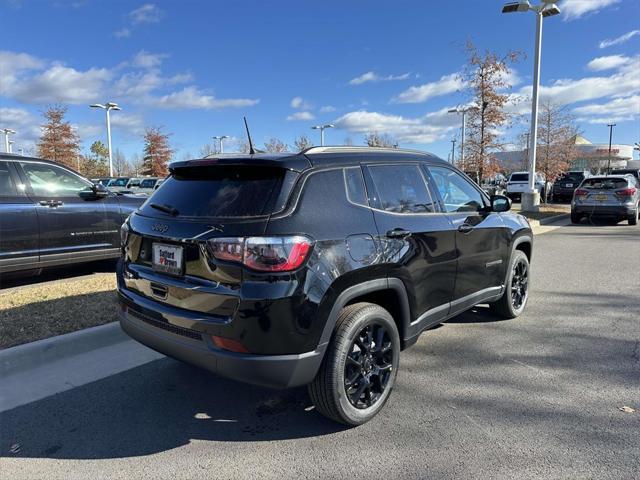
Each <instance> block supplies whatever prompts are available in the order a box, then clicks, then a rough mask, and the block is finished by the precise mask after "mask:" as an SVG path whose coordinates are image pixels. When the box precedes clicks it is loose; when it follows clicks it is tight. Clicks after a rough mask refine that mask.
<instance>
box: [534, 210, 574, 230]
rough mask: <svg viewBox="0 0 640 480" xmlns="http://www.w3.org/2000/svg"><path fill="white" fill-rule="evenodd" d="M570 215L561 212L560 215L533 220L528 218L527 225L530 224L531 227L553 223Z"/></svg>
mask: <svg viewBox="0 0 640 480" xmlns="http://www.w3.org/2000/svg"><path fill="white" fill-rule="evenodd" d="M570 216H571V215H570V214H568V213H561V214H560V215H554V216H553V217H547V218H543V219H541V220H533V219H530V218H529V219H528V220H529V225H531V227H540V226H543V227H544V226H547V225H551V224H553V223H556V222H559V221H561V220H566V219H568V218H569V217H570Z"/></svg>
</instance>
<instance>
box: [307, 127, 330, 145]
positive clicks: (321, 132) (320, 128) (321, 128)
mask: <svg viewBox="0 0 640 480" xmlns="http://www.w3.org/2000/svg"><path fill="white" fill-rule="evenodd" d="M334 126H335V125H332V124H331V123H327V124H326V125H316V126H314V127H311V130H320V146H321V147H324V130H325V129H326V128H333V127H334Z"/></svg>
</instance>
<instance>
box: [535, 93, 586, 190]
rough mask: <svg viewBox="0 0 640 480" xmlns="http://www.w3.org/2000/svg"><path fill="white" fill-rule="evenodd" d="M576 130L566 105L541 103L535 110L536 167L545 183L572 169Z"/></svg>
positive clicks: (575, 152) (549, 102)
mask: <svg viewBox="0 0 640 480" xmlns="http://www.w3.org/2000/svg"><path fill="white" fill-rule="evenodd" d="M576 135H578V127H577V126H576V125H575V119H574V117H573V116H572V115H571V113H570V112H569V110H568V109H567V107H566V106H562V105H558V104H555V103H552V102H551V101H549V100H545V101H543V102H541V104H540V107H539V110H538V145H537V150H536V168H537V170H539V171H540V172H542V173H543V174H544V176H545V178H546V180H547V181H548V182H554V181H555V180H556V178H558V177H559V176H560V175H561V174H562V173H564V172H566V171H567V170H568V169H569V167H570V166H571V162H573V160H575V158H576V157H577V155H578V150H577V148H576V142H575V139H576Z"/></svg>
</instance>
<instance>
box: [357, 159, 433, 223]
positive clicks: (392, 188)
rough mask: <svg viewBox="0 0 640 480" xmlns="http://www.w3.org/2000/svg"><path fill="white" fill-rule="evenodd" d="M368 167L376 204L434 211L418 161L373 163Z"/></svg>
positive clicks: (396, 210)
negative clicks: (412, 162)
mask: <svg viewBox="0 0 640 480" xmlns="http://www.w3.org/2000/svg"><path fill="white" fill-rule="evenodd" d="M368 170H369V175H370V176H371V180H372V182H373V188H374V190H375V192H374V195H373V196H374V197H375V198H374V199H373V201H374V204H375V207H376V208H378V209H380V210H385V211H387V212H394V213H431V212H435V207H434V204H433V201H432V199H431V195H430V194H429V191H428V190H427V185H426V184H425V182H424V177H423V176H422V173H421V172H420V168H419V167H418V166H417V165H370V166H369V167H368ZM370 196H371V194H370Z"/></svg>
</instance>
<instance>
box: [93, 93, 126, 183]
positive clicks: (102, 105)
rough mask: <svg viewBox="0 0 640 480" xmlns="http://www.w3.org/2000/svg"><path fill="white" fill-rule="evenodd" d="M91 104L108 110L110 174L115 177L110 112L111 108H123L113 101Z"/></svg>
mask: <svg viewBox="0 0 640 480" xmlns="http://www.w3.org/2000/svg"><path fill="white" fill-rule="evenodd" d="M89 106H90V107H91V108H102V109H104V110H106V112H107V150H108V151H109V176H110V177H113V157H112V154H111V117H110V115H109V112H111V110H122V108H120V107H119V106H118V104H117V103H113V102H107V103H105V104H102V103H93V104H91V105H89Z"/></svg>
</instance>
